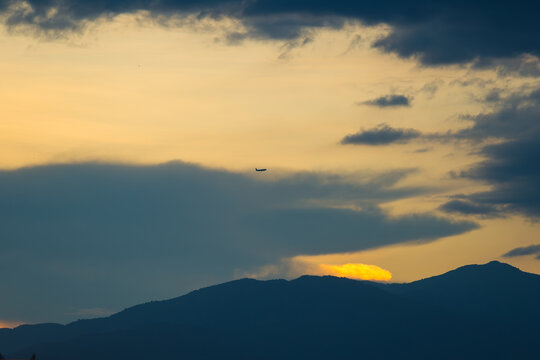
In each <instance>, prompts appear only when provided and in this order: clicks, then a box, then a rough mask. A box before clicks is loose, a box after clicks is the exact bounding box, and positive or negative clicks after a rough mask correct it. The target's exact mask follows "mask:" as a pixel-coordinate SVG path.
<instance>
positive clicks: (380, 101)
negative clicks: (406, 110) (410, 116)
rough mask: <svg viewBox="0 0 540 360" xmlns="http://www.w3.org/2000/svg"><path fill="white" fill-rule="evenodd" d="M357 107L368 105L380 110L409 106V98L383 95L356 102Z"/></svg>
mask: <svg viewBox="0 0 540 360" xmlns="http://www.w3.org/2000/svg"><path fill="white" fill-rule="evenodd" d="M357 104H358V105H369V106H376V107H380V108H386V107H401V106H410V105H411V98H410V97H408V96H405V95H385V96H381V97H378V98H376V99H372V100H367V101H362V102H358V103H357Z"/></svg>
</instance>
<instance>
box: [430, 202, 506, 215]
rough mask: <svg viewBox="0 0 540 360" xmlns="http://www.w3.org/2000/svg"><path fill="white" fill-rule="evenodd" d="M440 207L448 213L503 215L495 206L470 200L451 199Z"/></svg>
mask: <svg viewBox="0 0 540 360" xmlns="http://www.w3.org/2000/svg"><path fill="white" fill-rule="evenodd" d="M439 209H440V210H442V211H445V212H448V213H459V214H463V215H479V216H482V217H499V216H502V215H501V213H500V211H499V210H498V209H497V208H496V207H495V206H490V205H484V204H478V203H475V202H472V201H470V200H459V199H456V200H450V201H448V202H446V203H444V204H443V205H441V206H440V207H439Z"/></svg>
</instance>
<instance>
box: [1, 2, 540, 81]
mask: <svg viewBox="0 0 540 360" xmlns="http://www.w3.org/2000/svg"><path fill="white" fill-rule="evenodd" d="M0 11H1V14H3V17H4V18H5V23H6V24H7V25H8V26H18V25H26V26H33V27H35V28H37V29H41V30H44V31H51V30H60V31H62V30H70V29H77V28H80V27H81V26H84V24H85V23H87V22H89V21H94V20H96V19H98V18H111V17H114V16H116V15H119V14H126V13H134V12H137V11H146V12H148V13H149V14H150V16H154V17H171V16H177V17H183V16H190V15H194V16H195V17H197V18H205V17H211V18H214V19H219V18H222V17H229V18H234V19H237V20H239V21H240V22H242V23H243V25H244V27H245V30H244V31H241V32H236V33H231V34H230V35H231V36H232V37H233V38H235V39H242V38H258V39H280V40H284V39H285V40H291V39H298V38H301V37H306V34H307V33H309V32H310V31H312V30H314V29H318V28H323V27H325V28H334V29H339V28H342V27H343V26H344V25H345V24H347V23H351V22H352V23H363V24H367V25H377V24H387V25H389V26H390V27H391V29H392V30H391V32H390V34H389V35H388V36H386V37H383V38H381V39H379V40H378V41H377V42H376V43H375V44H374V46H376V47H377V48H379V49H381V50H383V51H386V52H392V53H396V54H398V55H399V56H401V57H411V56H414V57H417V58H418V59H419V60H420V61H421V62H422V63H424V64H431V65H439V64H456V63H458V64H460V63H468V62H473V61H474V62H478V63H481V64H484V65H486V64H491V61H492V60H493V59H502V60H504V61H508V59H511V58H515V57H516V56H518V57H519V56H522V55H532V56H536V57H538V55H540V37H538V34H539V33H540V25H539V22H538V19H537V14H538V13H539V12H540V4H538V2H535V1H527V0H518V1H508V0H504V1H497V2H487V1H450V0H437V1H426V0H417V1H413V2H410V1H409V2H403V1H398V0H385V1H377V2H363V1H356V2H353V1H348V0H336V1H326V0H318V1H306V0H288V1H284V0H254V1H249V2H245V1H240V0H205V1H194V0H109V1H85V0H61V1H57V0H25V1H22V0H1V1H0ZM479 59H481V60H482V61H479ZM493 66H495V65H493ZM496 66H503V67H504V66H505V65H504V63H501V62H498V65H496ZM509 68H510V69H514V68H515V64H514V65H512V64H511V66H510V67H509ZM518 70H519V69H518ZM525 70H527V69H525ZM519 71H521V70H519Z"/></svg>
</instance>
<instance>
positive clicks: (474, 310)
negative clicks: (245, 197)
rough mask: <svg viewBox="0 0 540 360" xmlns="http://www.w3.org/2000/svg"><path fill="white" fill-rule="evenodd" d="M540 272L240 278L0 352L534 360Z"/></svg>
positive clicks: (488, 267) (493, 269) (34, 333)
mask: <svg viewBox="0 0 540 360" xmlns="http://www.w3.org/2000/svg"><path fill="white" fill-rule="evenodd" d="M539 299H540V275H535V274H529V273H525V272H522V271H520V270H519V269H517V268H514V267H512V266H510V265H507V264H503V263H499V262H491V263H488V264H485V265H469V266H464V267H461V268H458V269H456V270H453V271H450V272H448V273H446V274H443V275H439V276H435V277H432V278H428V279H423V280H419V281H415V282H411V283H407V284H380V283H375V282H369V281H357V280H351V279H346V278H336V277H331V276H322V277H319V276H302V277H300V278H298V279H295V280H291V281H286V280H269V281H258V280H253V279H241V280H236V281H231V282H228V283H224V284H220V285H216V286H211V287H207V288H203V289H200V290H196V291H193V292H191V293H189V294H187V295H184V296H180V297H178V298H174V299H170V300H165V301H154V302H150V303H146V304H142V305H138V306H134V307H131V308H128V309H126V310H124V311H121V312H119V313H117V314H114V315H112V316H109V317H107V318H101V319H92V320H80V321H76V322H73V323H71V324H68V325H58V324H41V325H24V326H20V327H18V328H15V329H12V330H11V329H2V330H0V352H2V353H5V354H7V355H10V356H9V357H20V356H21V355H24V354H28V353H33V352H36V353H37V354H38V358H39V359H40V360H41V359H43V360H48V359H50V360H53V359H54V360H64V359H65V360H68V359H78V360H86V359H88V360H89V359H111V360H112V359H118V358H124V357H129V358H130V359H148V358H155V359H157V358H171V359H216V358H220V359H328V358H339V357H355V358H364V359H394V358H395V359H458V358H459V359H537V358H538V354H539V353H540V341H538V339H540V322H539V321H538V320H539V319H540V307H539V306H538V300H539Z"/></svg>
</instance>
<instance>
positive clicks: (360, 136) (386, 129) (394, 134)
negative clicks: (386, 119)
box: [341, 124, 422, 145]
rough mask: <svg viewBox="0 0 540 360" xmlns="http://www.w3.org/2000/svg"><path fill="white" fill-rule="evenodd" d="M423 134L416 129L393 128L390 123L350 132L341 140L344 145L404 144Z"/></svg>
mask: <svg viewBox="0 0 540 360" xmlns="http://www.w3.org/2000/svg"><path fill="white" fill-rule="evenodd" d="M421 136H422V133H421V132H420V131H418V130H415V129H400V128H397V129H396V128H392V127H390V126H388V125H384V124H383V125H379V126H377V127H375V128H373V129H368V130H361V131H359V132H357V133H355V134H349V135H347V136H345V137H344V138H343V139H342V140H341V144H343V145H388V144H404V143H406V142H408V141H410V140H412V139H416V138H419V137H421Z"/></svg>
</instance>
